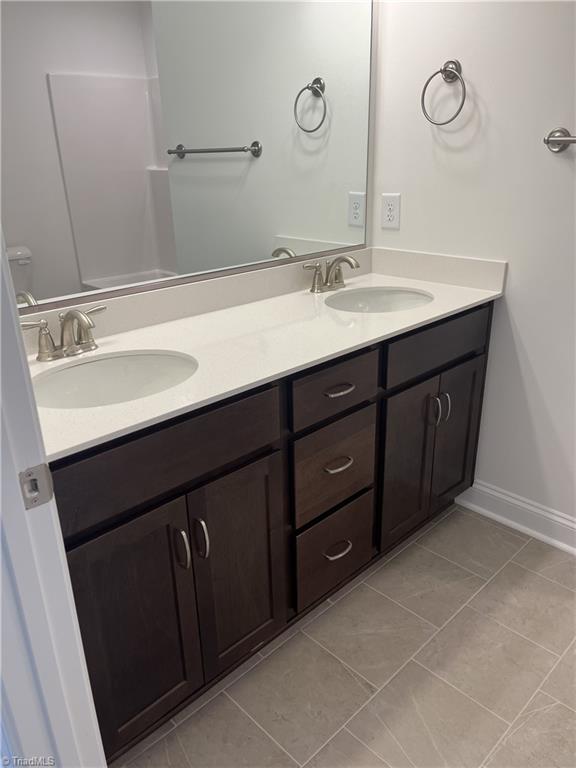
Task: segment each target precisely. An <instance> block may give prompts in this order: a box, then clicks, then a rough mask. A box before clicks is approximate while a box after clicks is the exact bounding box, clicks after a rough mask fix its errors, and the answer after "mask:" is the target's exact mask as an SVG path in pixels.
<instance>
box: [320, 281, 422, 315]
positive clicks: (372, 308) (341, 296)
mask: <svg viewBox="0 0 576 768" xmlns="http://www.w3.org/2000/svg"><path fill="white" fill-rule="evenodd" d="M433 298H434V296H432V294H431V293H426V292H425V291H415V290H414V289H412V288H377V287H376V288H354V289H352V290H350V291H347V290H344V291H341V292H339V293H335V294H334V295H333V296H330V297H329V298H327V299H326V305H327V306H328V307H332V309H339V310H341V311H342V312H398V311H399V310H403V309H414V308H415V307H420V306H422V304H428V302H430V301H432V299H433Z"/></svg>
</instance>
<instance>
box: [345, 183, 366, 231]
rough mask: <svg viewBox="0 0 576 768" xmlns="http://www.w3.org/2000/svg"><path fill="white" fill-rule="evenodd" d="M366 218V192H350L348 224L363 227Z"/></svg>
mask: <svg viewBox="0 0 576 768" xmlns="http://www.w3.org/2000/svg"><path fill="white" fill-rule="evenodd" d="M365 219H366V192H348V224H349V226H351V227H363V226H364V221H365Z"/></svg>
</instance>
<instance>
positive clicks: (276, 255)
mask: <svg viewBox="0 0 576 768" xmlns="http://www.w3.org/2000/svg"><path fill="white" fill-rule="evenodd" d="M270 256H271V258H273V259H280V258H282V256H287V257H288V258H289V259H295V258H296V254H295V253H294V251H293V250H292V248H285V247H284V246H281V247H280V248H274V250H273V251H272V253H271V254H270Z"/></svg>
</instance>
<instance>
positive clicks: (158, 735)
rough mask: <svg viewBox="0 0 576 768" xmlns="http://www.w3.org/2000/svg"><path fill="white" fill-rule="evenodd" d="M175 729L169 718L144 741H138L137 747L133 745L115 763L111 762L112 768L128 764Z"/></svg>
mask: <svg viewBox="0 0 576 768" xmlns="http://www.w3.org/2000/svg"><path fill="white" fill-rule="evenodd" d="M173 730H174V723H173V722H172V721H171V720H169V721H168V722H167V723H164V725H161V726H160V727H159V728H157V729H156V730H155V731H153V732H152V733H151V734H150V735H149V736H146V738H144V739H142V741H140V742H138V744H136V746H135V747H132V749H129V750H128V751H127V752H125V753H124V754H123V755H122V756H121V757H119V758H118V759H117V760H114V762H113V763H110V768H123V767H124V766H125V765H128V763H130V762H131V761H133V760H134V759H135V758H136V757H138V756H139V755H141V754H142V753H143V752H145V751H146V750H147V749H149V747H151V746H152V745H153V744H156V742H158V741H161V740H162V739H163V738H164V737H165V736H167V735H168V734H169V733H170V732H171V731H173Z"/></svg>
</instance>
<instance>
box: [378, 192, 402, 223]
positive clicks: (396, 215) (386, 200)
mask: <svg viewBox="0 0 576 768" xmlns="http://www.w3.org/2000/svg"><path fill="white" fill-rule="evenodd" d="M400 199H401V198H400V192H387V193H384V194H383V195H382V220H381V226H382V229H400Z"/></svg>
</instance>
